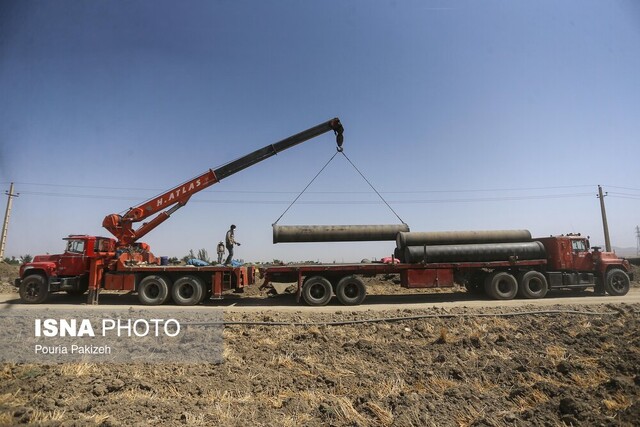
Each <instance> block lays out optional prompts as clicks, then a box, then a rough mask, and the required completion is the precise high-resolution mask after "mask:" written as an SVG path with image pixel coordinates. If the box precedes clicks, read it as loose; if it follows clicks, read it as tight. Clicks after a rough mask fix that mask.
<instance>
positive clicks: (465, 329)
mask: <svg viewBox="0 0 640 427" xmlns="http://www.w3.org/2000/svg"><path fill="white" fill-rule="evenodd" d="M554 309H557V310H560V311H562V313H547V314H522V312H523V311H524V310H528V308H527V307H525V308H519V309H515V310H513V311H510V310H506V309H504V308H501V309H485V310H483V311H473V310H470V309H457V310H451V311H445V310H437V309H433V310H428V311H425V310H395V311H390V312H372V311H371V312H355V311H349V310H348V309H345V310H344V311H342V312H337V313H331V314H330V313H324V314H323V313H306V312H305V313H303V312H302V311H300V312H294V313H275V312H270V311H264V312H258V313H245V314H234V315H232V316H228V317H227V318H226V321H227V322H230V323H229V324H228V325H227V326H226V327H225V330H224V340H225V349H224V363H222V364H219V365H213V364H195V365H185V364H155V365H152V364H129V365H124V364H118V365H114V364H100V365H97V364H90V363H81V364H66V365H32V364H31V365H16V364H4V365H2V366H0V384H1V385H0V408H1V409H0V410H1V411H2V412H0V424H3V425H4V424H18V423H35V424H45V425H73V424H88V423H91V424H98V425H133V424H154V425H238V426H244V425H274V426H275V425H277V426H283V425H284V426H287V425H289V426H294V425H295V426H297V425H311V426H313V425H336V426H343V425H350V426H352V425H362V426H367V425H371V426H378V425H382V426H385V425H445V426H449V425H451V426H454V425H469V426H471V425H474V426H485V425H486V426H489V425H490V426H503V425H563V424H565V425H629V426H631V425H634V424H636V423H637V420H638V419H640V335H638V330H639V328H640V305H632V306H630V305H625V304H621V305H608V306H591V307H589V309H588V310H589V313H591V314H589V313H586V309H585V308H583V307H566V306H563V307H550V308H549V310H554ZM572 309H573V310H581V311H583V312H584V313H583V314H574V313H570V312H568V311H569V310H572ZM518 313H520V314H518ZM398 317H402V318H403V319H401V320H391V319H392V318H398ZM363 320H375V321H372V322H362V323H358V322H361V321H363ZM272 321H280V322H287V323H293V322H297V323H305V325H299V326H290V325H289V326H268V325H266V324H264V322H272ZM233 322H245V323H247V322H248V323H252V322H257V323H258V324H234V323H233ZM323 322H340V323H342V324H327V323H323ZM354 322H355V323H354Z"/></svg>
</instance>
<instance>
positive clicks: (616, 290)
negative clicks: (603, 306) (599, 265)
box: [604, 268, 630, 297]
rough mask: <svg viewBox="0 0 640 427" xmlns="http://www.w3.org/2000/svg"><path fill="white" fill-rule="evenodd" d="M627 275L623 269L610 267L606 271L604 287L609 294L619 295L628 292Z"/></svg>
mask: <svg viewBox="0 0 640 427" xmlns="http://www.w3.org/2000/svg"><path fill="white" fill-rule="evenodd" d="M629 282H630V280H629V276H628V275H627V273H625V272H624V270H620V269H619V268H612V269H611V270H609V271H607V277H606V279H605V281H604V289H605V291H607V293H608V294H609V295H613V296H617V297H621V296H622V295H626V294H627V292H629V284H630V283H629Z"/></svg>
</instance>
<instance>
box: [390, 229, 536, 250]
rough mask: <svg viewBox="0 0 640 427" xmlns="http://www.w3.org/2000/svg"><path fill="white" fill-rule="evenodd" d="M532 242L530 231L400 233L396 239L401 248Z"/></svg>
mask: <svg viewBox="0 0 640 427" xmlns="http://www.w3.org/2000/svg"><path fill="white" fill-rule="evenodd" d="M530 241H531V233H530V232H529V230H479V231H429V232H412V233H406V232H400V233H398V236H397V237H396V245H397V247H399V248H406V247H407V246H418V245H427V246H433V245H467V244H479V243H514V242H530Z"/></svg>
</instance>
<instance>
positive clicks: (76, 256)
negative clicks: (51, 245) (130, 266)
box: [15, 235, 116, 304]
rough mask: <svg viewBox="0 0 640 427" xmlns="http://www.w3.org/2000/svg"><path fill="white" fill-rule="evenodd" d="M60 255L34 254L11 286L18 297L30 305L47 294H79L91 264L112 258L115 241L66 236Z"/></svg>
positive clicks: (85, 288)
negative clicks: (17, 290) (61, 292)
mask: <svg viewBox="0 0 640 427" xmlns="http://www.w3.org/2000/svg"><path fill="white" fill-rule="evenodd" d="M64 240H66V242H67V244H66V247H65V251H64V252H63V253H62V254H55V255H36V256H35V257H34V258H33V261H31V262H28V263H25V264H23V265H22V266H20V277H19V278H18V279H16V281H15V286H16V287H18V288H19V292H20V297H21V298H22V299H23V300H24V301H27V302H30V303H36V304H37V303H42V302H44V301H45V300H46V299H47V297H48V295H49V294H50V293H51V292H58V291H66V292H67V293H69V294H76V295H80V294H83V293H84V292H86V290H87V288H88V284H89V269H90V264H91V261H92V260H94V259H97V258H113V257H114V255H115V248H116V241H115V239H111V238H108V237H99V236H88V235H70V236H69V237H66V238H65V239H64Z"/></svg>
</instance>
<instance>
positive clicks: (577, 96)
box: [0, 0, 640, 262]
mask: <svg viewBox="0 0 640 427" xmlns="http://www.w3.org/2000/svg"><path fill="white" fill-rule="evenodd" d="M639 70H640V6H639V5H638V3H637V2H635V1H632V0H628V1H600V0H597V1H595V0H594V1H585V0H580V1H551V0H550V1H535V2H532V1H462V0H459V1H427V0H420V1H364V0H359V1H349V0H347V1H323V2H300V1H284V0H282V1H269V2H264V1H258V0H252V1H202V2H198V1H190V2H185V3H183V2H165V1H112V2H82V1H56V2H46V1H3V2H2V3H1V4H0V99H2V102H1V103H0V185H1V186H2V189H3V190H6V189H8V187H9V183H10V182H12V181H13V182H15V183H16V189H15V190H16V191H17V192H19V193H20V196H19V197H18V198H16V199H15V200H14V205H13V212H12V217H11V224H10V229H9V235H8V239H7V248H6V255H9V256H12V255H15V256H19V255H22V254H25V253H29V254H32V255H34V254H37V253H44V252H50V253H54V252H58V251H59V250H60V249H61V248H62V242H61V241H60V239H61V238H62V237H64V236H66V235H68V234H72V233H77V234H98V235H108V232H107V231H106V230H104V229H103V228H102V227H101V223H102V219H103V217H104V216H105V215H107V214H110V213H116V212H122V211H124V210H126V209H127V208H128V207H130V206H135V205H137V204H139V203H141V202H142V201H144V200H146V199H148V198H150V197H152V196H154V195H156V194H158V193H159V192H162V191H164V190H168V189H170V188H172V187H174V186H176V185H178V184H179V183H181V182H183V181H185V180H187V179H189V178H191V177H193V176H195V175H198V174H200V173H202V172H204V171H206V170H207V169H209V168H214V167H216V166H219V165H221V164H224V163H226V162H228V161H230V160H233V159H235V158H237V157H240V156H242V155H244V154H246V153H249V152H251V151H253V150H254V149H257V148H260V147H262V146H265V145H267V144H270V143H272V142H276V141H279V140H281V139H283V138H285V137H287V136H290V135H292V134H295V133H297V132H299V131H302V130H304V129H307V128H309V127H311V126H314V125H316V124H318V123H321V122H324V121H326V120H328V119H330V118H332V117H336V116H337V117H340V119H341V120H342V122H343V124H344V126H345V152H346V153H347V155H348V156H349V158H350V159H351V160H352V161H353V162H354V164H355V165H356V166H358V168H359V169H360V170H361V171H362V173H363V174H364V175H365V176H366V177H367V178H368V179H369V180H370V181H371V183H372V184H373V185H374V186H375V187H376V189H377V190H379V191H380V192H381V193H382V195H383V196H384V198H385V199H387V200H388V201H389V203H390V205H391V206H392V207H393V209H394V210H395V211H396V212H397V213H398V214H399V216H400V217H401V218H402V220H404V221H405V222H406V223H408V224H409V225H410V227H411V229H412V230H414V231H437V230H474V229H510V228H517V229H520V228H526V229H529V230H530V231H531V232H532V234H534V235H537V236H541V235H549V234H560V233H567V232H582V233H585V234H589V235H591V236H592V240H593V243H599V244H602V243H603V240H604V239H603V232H602V224H601V218H600V210H599V203H598V199H597V198H596V193H597V185H598V184H601V185H603V186H604V189H605V191H608V192H609V196H607V197H606V199H605V200H606V204H607V214H608V219H609V224H610V233H611V239H612V243H613V244H614V245H615V246H620V247H635V244H636V240H635V227H636V226H637V225H640V217H639V216H638V211H639V209H638V208H639V206H640V148H639V147H640V78H639V77H638V76H639V75H640V74H639ZM334 145H335V143H334V139H333V137H332V135H329V134H326V135H323V136H321V137H318V138H316V139H314V140H311V141H308V142H306V143H304V144H302V145H300V146H297V147H295V148H292V149H290V150H288V151H286V152H284V153H281V154H279V155H278V156H276V157H274V158H271V159H268V160H266V161H264V162H262V163H260V164H258V165H255V166H253V167H251V168H249V169H247V170H244V171H242V172H240V173H238V174H237V175H234V176H231V177H229V178H227V179H225V180H223V181H222V182H220V183H219V184H217V185H214V186H213V187H210V188H209V189H208V190H205V191H203V192H201V193H199V194H198V195H196V196H194V197H193V198H192V200H191V201H190V202H189V204H188V205H187V206H186V207H184V208H183V209H181V210H179V211H178V212H177V213H176V214H175V215H174V216H173V217H172V218H171V219H170V220H168V221H167V222H165V223H164V224H163V225H161V226H160V227H159V228H158V229H156V230H154V231H153V232H151V233H150V234H149V235H147V236H146V237H145V239H144V241H146V242H147V243H149V244H150V245H151V248H152V250H153V251H154V252H155V253H156V255H169V256H179V257H181V256H183V255H184V254H186V253H187V251H188V250H189V249H191V248H192V249H194V250H197V249H199V248H207V249H208V250H209V252H210V253H213V252H214V248H215V244H216V243H217V242H218V241H219V240H220V239H221V238H223V236H224V233H225V231H226V229H227V228H228V226H229V224H231V223H235V224H236V225H237V226H238V229H237V238H238V240H239V241H241V242H242V243H243V246H241V247H240V248H239V250H238V251H237V255H238V257H240V258H244V259H245V260H255V261H268V260H272V259H284V260H300V259H308V260H323V261H333V260H335V261H338V262H340V261H355V260H360V259H361V258H380V257H383V256H387V255H388V254H390V253H391V251H392V250H393V246H394V245H393V243H391V242H381V243H332V244H277V245H273V244H272V243H271V224H272V223H273V222H274V221H275V220H276V219H277V218H278V217H279V216H280V214H281V213H282V212H283V211H284V209H285V208H286V207H287V205H288V204H289V203H290V202H291V201H292V200H293V199H294V198H295V196H296V195H297V193H298V192H300V191H301V190H302V189H303V188H304V187H305V185H306V184H307V183H308V182H309V181H310V180H311V178H312V177H313V176H314V175H315V174H316V173H317V172H318V171H319V170H320V168H321V167H322V166H323V165H324V164H325V163H326V162H327V160H328V159H329V158H330V157H331V156H332V155H333V153H334V152H335V148H334ZM4 201H6V198H3V203H2V205H3V206H4ZM397 222H398V220H397V218H396V217H395V216H394V215H393V213H391V212H390V211H389V209H387V208H386V206H385V205H384V204H382V203H380V202H379V199H378V198H377V196H376V195H375V194H374V193H373V192H372V190H371V189H370V188H369V187H368V185H367V183H366V182H365V181H364V180H363V179H362V178H361V177H360V176H359V175H358V174H357V172H355V171H354V169H353V168H352V167H351V165H349V164H348V162H347V161H346V160H345V159H344V158H342V157H341V156H338V157H336V158H335V159H334V160H333V161H332V162H331V163H330V165H329V166H328V167H327V169H326V170H325V171H324V172H323V173H322V174H321V175H320V176H319V178H318V179H317V180H316V181H315V182H314V183H313V185H311V186H310V188H309V190H307V193H305V194H304V195H303V196H302V197H301V199H300V201H299V202H298V203H296V204H295V205H294V206H293V207H292V208H291V210H290V211H289V212H287V214H286V215H285V216H284V217H283V218H282V219H281V220H280V224H282V225H292V224H390V223H397Z"/></svg>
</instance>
